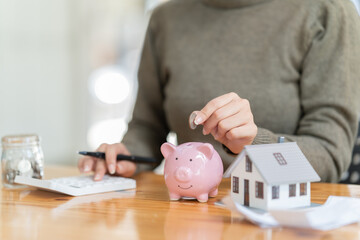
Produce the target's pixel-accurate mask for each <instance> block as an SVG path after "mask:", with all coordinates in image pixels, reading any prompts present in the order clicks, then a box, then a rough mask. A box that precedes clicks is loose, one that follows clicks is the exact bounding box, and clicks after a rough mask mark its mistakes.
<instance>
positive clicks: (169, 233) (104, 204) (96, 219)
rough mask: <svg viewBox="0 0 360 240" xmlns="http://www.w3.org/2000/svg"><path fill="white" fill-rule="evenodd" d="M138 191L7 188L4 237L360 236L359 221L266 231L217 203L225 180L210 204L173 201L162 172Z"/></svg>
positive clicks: (317, 190) (343, 191) (333, 190)
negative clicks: (334, 226)
mask: <svg viewBox="0 0 360 240" xmlns="http://www.w3.org/2000/svg"><path fill="white" fill-rule="evenodd" d="M45 173H46V178H53V177H62V176H71V175H77V174H78V171H77V169H75V168H72V167H50V168H47V169H46V171H45ZM135 179H136V180H137V189H136V191H124V192H112V193H105V194H98V195H89V196H82V197H69V196H66V195H62V194H56V193H50V192H45V191H39V190H36V189H32V188H26V189H21V190H8V189H4V188H3V189H2V191H1V193H0V199H1V206H0V217H1V219H0V239H2V240H7V239H17V240H21V239H27V240H31V239H66V240H68V239H87V240H89V239H106V240H109V239H181V240H186V239H196V240H198V239H254V240H255V239H256V240H257V239H286V240H288V239H347V240H348V239H360V224H352V225H349V226H346V227H343V228H340V229H337V230H333V231H327V232H320V231H312V230H301V229H287V228H283V229H279V228H278V229H261V228H259V227H257V226H255V225H252V224H250V223H248V222H246V221H244V220H242V219H241V218H239V217H238V216H235V215H233V214H232V213H231V212H230V211H228V210H227V209H224V208H222V207H219V206H216V205H214V203H215V202H216V201H218V200H219V199H221V198H222V197H224V196H225V195H227V194H228V193H229V189H230V182H229V180H228V179H225V180H223V182H222V183H221V185H220V190H219V195H218V197H216V198H211V199H210V200H209V202H208V203H198V202H197V201H190V200H188V201H185V200H182V201H176V202H170V201H169V198H168V195H167V189H166V186H165V183H164V180H163V176H158V175H155V174H153V173H142V174H139V175H137V176H136V177H135ZM311 191H312V201H313V202H316V203H323V202H324V201H325V200H326V198H327V197H328V196H329V195H338V196H352V197H360V186H355V185H340V184H325V183H315V184H313V185H312V189H311Z"/></svg>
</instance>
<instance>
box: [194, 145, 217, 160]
mask: <svg viewBox="0 0 360 240" xmlns="http://www.w3.org/2000/svg"><path fill="white" fill-rule="evenodd" d="M197 150H198V151H199V152H202V153H203V154H204V155H205V157H206V158H207V159H209V160H210V159H211V158H212V155H213V154H214V147H213V146H212V145H211V144H210V143H204V144H203V145H200V146H199V147H197Z"/></svg>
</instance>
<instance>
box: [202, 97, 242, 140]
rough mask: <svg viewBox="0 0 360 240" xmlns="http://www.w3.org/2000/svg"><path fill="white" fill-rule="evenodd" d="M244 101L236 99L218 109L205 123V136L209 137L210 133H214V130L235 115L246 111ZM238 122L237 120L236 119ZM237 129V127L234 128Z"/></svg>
mask: <svg viewBox="0 0 360 240" xmlns="http://www.w3.org/2000/svg"><path fill="white" fill-rule="evenodd" d="M242 100H243V99H240V98H238V99H234V100H232V101H231V102H229V103H228V104H226V105H225V106H223V107H221V108H219V109H217V110H216V111H215V112H214V113H213V114H212V115H211V116H210V117H209V118H208V120H207V121H205V122H204V127H203V134H204V135H207V134H209V133H210V132H213V131H214V129H216V128H218V127H220V125H221V124H222V121H223V120H225V119H227V118H230V117H232V116H234V115H235V114H237V113H239V112H241V110H242V109H244V103H243V101H242ZM234 120H236V119H234ZM234 127H235V126H234Z"/></svg>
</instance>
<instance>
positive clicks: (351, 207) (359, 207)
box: [222, 196, 360, 231]
mask: <svg viewBox="0 0 360 240" xmlns="http://www.w3.org/2000/svg"><path fill="white" fill-rule="evenodd" d="M222 201H223V203H224V204H225V207H227V208H229V209H230V210H231V211H235V212H238V213H240V214H241V215H243V216H244V218H245V219H247V220H248V221H250V222H252V223H254V224H257V225H259V226H261V227H280V226H284V227H295V228H309V229H316V230H323V231H325V230H331V229H335V228H338V227H342V226H345V225H348V224H351V223H356V222H359V221H360V199H358V198H351V197H337V196H330V197H329V198H328V199H327V201H326V202H325V203H324V204H323V205H320V206H317V207H307V208H298V209H282V210H280V209H278V210H270V211H268V212H261V211H256V210H254V209H251V208H248V207H245V206H242V205H241V204H238V203H234V202H233V201H232V199H231V197H230V196H227V197H225V198H224V199H223V200H222Z"/></svg>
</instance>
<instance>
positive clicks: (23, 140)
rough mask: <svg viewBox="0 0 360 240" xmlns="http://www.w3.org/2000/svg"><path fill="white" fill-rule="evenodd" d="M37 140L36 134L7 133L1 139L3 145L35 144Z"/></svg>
mask: <svg viewBox="0 0 360 240" xmlns="http://www.w3.org/2000/svg"><path fill="white" fill-rule="evenodd" d="M39 141H40V138H39V136H38V135H36V134H20V135H7V136H4V137H2V139H1V142H2V145H3V146H4V147H7V146H23V145H29V144H36V143H39Z"/></svg>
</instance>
